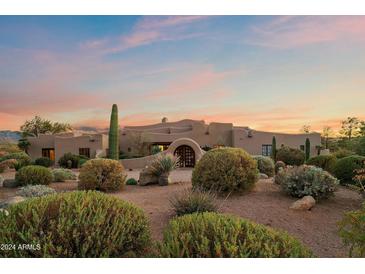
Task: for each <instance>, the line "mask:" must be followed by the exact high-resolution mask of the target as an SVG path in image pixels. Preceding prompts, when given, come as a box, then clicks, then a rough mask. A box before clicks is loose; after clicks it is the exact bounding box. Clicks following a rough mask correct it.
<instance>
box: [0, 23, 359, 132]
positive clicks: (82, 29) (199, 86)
mask: <svg viewBox="0 0 365 274" xmlns="http://www.w3.org/2000/svg"><path fill="white" fill-rule="evenodd" d="M113 103H116V104H118V107H119V117H120V119H119V122H120V125H121V126H125V125H142V124H149V123H157V122H159V121H160V120H161V118H162V117H164V116H166V117H168V119H169V121H175V120H180V119H184V118H190V119H199V120H201V119H204V120H206V121H207V122H212V121H215V122H232V123H234V124H235V125H240V126H250V127H251V128H254V129H259V130H269V131H279V132H298V131H299V129H300V128H301V127H302V125H304V124H308V125H311V127H312V130H316V131H321V130H322V127H323V126H324V125H328V126H331V127H333V128H334V129H337V128H338V127H340V121H341V120H343V119H345V118H346V117H347V116H356V117H359V118H361V119H365V16H363V17H361V16H357V17H356V16H339V17H335V16H299V17H292V16H284V17H277V16H217V17H215V16H171V17H155V16H150V17H139V16H117V17H113V16H107V17H102V16H82V17H81V16H80V17H77V16H76V17H63V16H58V17H52V16H45V17H37V16H29V17H22V16H21V17H17V16H0V130H4V129H11V130H18V129H19V126H20V125H21V124H22V123H23V122H24V121H25V120H26V119H30V118H32V117H33V116H34V115H40V116H42V117H44V118H47V119H51V120H54V121H60V122H68V123H71V124H72V125H74V126H75V127H78V126H90V127H100V128H105V127H108V123H109V115H110V111H111V105H112V104H113Z"/></svg>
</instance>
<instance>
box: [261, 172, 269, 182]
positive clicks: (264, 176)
mask: <svg viewBox="0 0 365 274" xmlns="http://www.w3.org/2000/svg"><path fill="white" fill-rule="evenodd" d="M261 179H269V176H267V175H266V174H265V173H260V180H261Z"/></svg>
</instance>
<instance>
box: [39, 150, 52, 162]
mask: <svg viewBox="0 0 365 274" xmlns="http://www.w3.org/2000/svg"><path fill="white" fill-rule="evenodd" d="M42 157H47V158H49V159H51V160H52V161H54V160H55V155H54V148H42Z"/></svg>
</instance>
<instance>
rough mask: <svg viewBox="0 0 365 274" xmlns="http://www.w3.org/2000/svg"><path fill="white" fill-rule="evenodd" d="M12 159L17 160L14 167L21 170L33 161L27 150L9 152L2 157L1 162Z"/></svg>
mask: <svg viewBox="0 0 365 274" xmlns="http://www.w3.org/2000/svg"><path fill="white" fill-rule="evenodd" d="M10 159H14V160H16V163H15V164H14V168H15V169H16V170H19V169H21V168H22V167H24V166H27V165H30V164H31V162H32V159H31V158H30V157H29V155H28V154H26V153H25V152H15V153H9V154H7V155H5V156H3V157H1V158H0V162H3V161H5V160H10Z"/></svg>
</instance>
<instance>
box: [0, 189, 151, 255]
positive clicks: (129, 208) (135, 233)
mask: <svg viewBox="0 0 365 274" xmlns="http://www.w3.org/2000/svg"><path fill="white" fill-rule="evenodd" d="M7 210H8V212H9V216H6V215H5V214H1V213H0V223H1V226H0V242H1V243H12V244H14V245H16V246H17V245H19V244H24V243H29V244H33V245H39V247H40V248H39V249H37V248H35V249H30V250H26V249H11V250H8V251H6V252H3V253H2V256H4V257H118V258H120V257H126V256H140V255H144V254H145V252H146V248H147V247H148V246H149V245H150V231H149V225H148V220H147V218H146V216H145V214H144V213H143V211H142V210H141V209H139V208H137V207H135V206H134V205H132V204H130V203H127V202H125V201H122V200H120V199H118V198H115V197H112V196H109V195H105V194H103V193H99V192H94V191H89V192H85V191H72V192H67V193H62V194H56V195H47V196H43V197H38V198H32V199H28V200H26V201H24V202H22V203H18V204H15V205H12V206H10V207H9V208H8V209H7Z"/></svg>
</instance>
